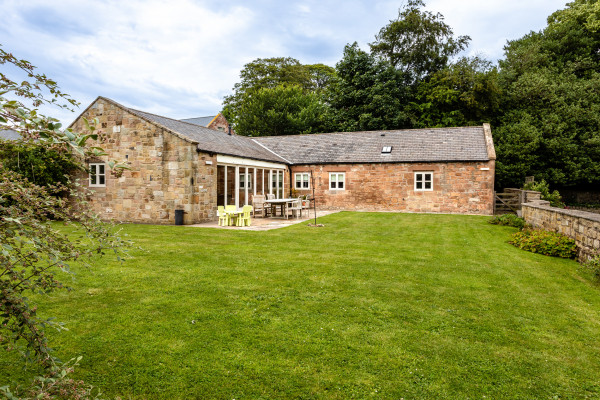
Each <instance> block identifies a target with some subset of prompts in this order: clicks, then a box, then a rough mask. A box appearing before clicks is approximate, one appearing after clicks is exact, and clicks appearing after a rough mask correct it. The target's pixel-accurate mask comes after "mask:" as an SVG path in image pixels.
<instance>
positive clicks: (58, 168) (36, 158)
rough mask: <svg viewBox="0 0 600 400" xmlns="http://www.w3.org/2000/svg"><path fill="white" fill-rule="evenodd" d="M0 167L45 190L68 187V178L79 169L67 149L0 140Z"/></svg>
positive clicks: (57, 146) (43, 144)
mask: <svg viewBox="0 0 600 400" xmlns="http://www.w3.org/2000/svg"><path fill="white" fill-rule="evenodd" d="M0 163H2V165H3V167H4V168H6V169H9V170H11V171H14V172H16V173H18V174H20V175H21V176H22V177H24V178H27V180H28V181H29V182H31V183H34V184H36V185H39V186H44V187H49V186H52V185H64V186H67V185H69V180H70V177H71V174H72V173H73V172H74V171H76V170H77V169H81V166H80V164H79V162H78V160H77V159H76V158H75V155H74V153H73V152H72V151H70V150H69V149H68V148H67V147H66V146H64V145H63V146H60V145H57V144H48V143H44V142H40V141H38V142H35V143H33V142H22V141H21V142H17V141H5V140H0Z"/></svg>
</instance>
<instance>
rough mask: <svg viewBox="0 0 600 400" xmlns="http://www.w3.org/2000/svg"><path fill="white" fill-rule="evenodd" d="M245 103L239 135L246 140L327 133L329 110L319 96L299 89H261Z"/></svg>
mask: <svg viewBox="0 0 600 400" xmlns="http://www.w3.org/2000/svg"><path fill="white" fill-rule="evenodd" d="M248 97H249V98H248V99H246V100H245V101H243V102H242V105H241V107H240V115H239V117H238V118H237V128H236V129H237V132H238V133H239V134H241V135H247V136H277V135H294V134H300V133H316V132H323V131H324V130H326V126H327V124H326V113H327V107H326V105H325V104H324V103H323V102H322V101H321V97H320V96H319V95H317V94H316V93H311V92H309V93H304V90H303V89H302V88H301V87H300V86H297V85H292V86H285V85H279V86H276V87H274V88H262V89H259V90H258V91H257V92H255V93H254V94H253V95H252V96H248Z"/></svg>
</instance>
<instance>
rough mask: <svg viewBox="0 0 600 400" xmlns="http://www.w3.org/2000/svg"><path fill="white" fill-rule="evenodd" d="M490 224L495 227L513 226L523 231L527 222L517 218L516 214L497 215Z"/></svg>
mask: <svg viewBox="0 0 600 400" xmlns="http://www.w3.org/2000/svg"><path fill="white" fill-rule="evenodd" d="M488 222H489V223H490V224H493V225H503V226H513V227H515V228H519V229H523V228H524V227H525V220H524V219H523V218H520V217H518V216H516V215H515V214H502V215H496V216H495V217H494V218H492V219H490V220H489V221H488Z"/></svg>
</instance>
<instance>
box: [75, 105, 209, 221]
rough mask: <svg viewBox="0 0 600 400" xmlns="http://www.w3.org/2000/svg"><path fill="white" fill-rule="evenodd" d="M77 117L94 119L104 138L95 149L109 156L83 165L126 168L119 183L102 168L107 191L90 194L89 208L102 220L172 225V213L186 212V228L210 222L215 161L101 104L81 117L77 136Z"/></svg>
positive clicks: (97, 189) (160, 130) (95, 189)
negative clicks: (112, 163) (121, 163)
mask: <svg viewBox="0 0 600 400" xmlns="http://www.w3.org/2000/svg"><path fill="white" fill-rule="evenodd" d="M82 117H85V118H87V119H88V120H90V119H93V118H98V120H99V123H100V124H99V128H100V133H101V135H102V136H104V139H103V140H102V142H101V143H100V145H101V146H102V147H103V148H104V150H105V151H106V153H107V154H108V155H107V156H103V157H101V158H100V159H94V160H87V161H88V162H108V161H109V160H118V161H127V162H129V164H130V169H129V170H125V172H124V173H123V175H122V176H121V177H115V176H112V175H111V174H110V170H109V169H108V166H107V174H106V186H105V187H92V188H90V189H91V190H92V191H93V192H94V193H93V194H92V195H91V196H90V198H89V200H90V203H91V205H92V207H93V208H94V210H95V211H96V212H97V213H98V214H99V215H100V216H101V217H102V218H103V219H112V220H117V221H122V222H137V223H153V224H173V223H174V221H175V215H174V211H175V210H176V209H183V210H184V211H185V212H186V214H185V215H184V223H186V224H190V223H196V222H201V221H206V220H209V219H212V218H214V216H215V213H216V207H214V205H215V204H216V157H215V156H209V155H208V154H204V153H197V151H196V148H197V146H196V144H195V143H193V142H190V141H189V140H185V139H184V138H181V137H179V136H177V135H174V134H172V133H171V132H169V131H167V130H165V129H163V128H161V127H159V126H156V125H154V124H152V123H149V122H147V121H145V120H143V119H142V118H140V117H138V116H136V115H133V114H131V113H129V112H127V111H126V110H124V109H123V108H121V107H120V106H118V105H117V104H114V103H111V102H109V101H105V100H103V99H98V100H97V101H96V102H94V103H93V104H92V105H91V106H90V107H88V109H86V111H84V112H83V114H82V115H81V116H80V118H78V119H77V120H76V121H75V123H74V124H73V128H74V129H75V130H82V128H83V120H82ZM207 161H212V164H211V163H208V164H207ZM86 177H87V176H86ZM84 182H85V183H86V184H87V179H85V181H84Z"/></svg>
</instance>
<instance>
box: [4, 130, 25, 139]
mask: <svg viewBox="0 0 600 400" xmlns="http://www.w3.org/2000/svg"><path fill="white" fill-rule="evenodd" d="M0 139H4V140H20V139H21V134H20V133H19V132H17V131H13V130H12V129H0Z"/></svg>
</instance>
